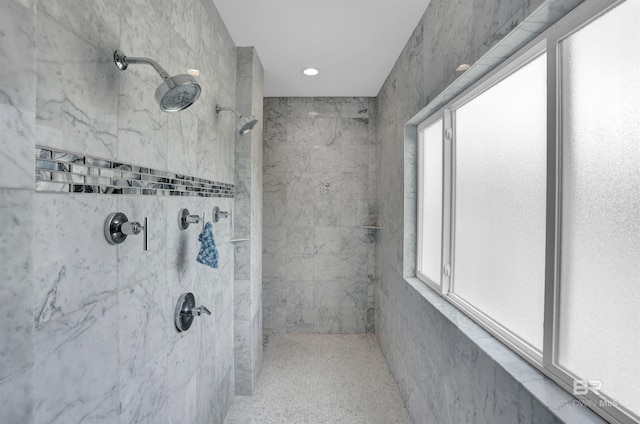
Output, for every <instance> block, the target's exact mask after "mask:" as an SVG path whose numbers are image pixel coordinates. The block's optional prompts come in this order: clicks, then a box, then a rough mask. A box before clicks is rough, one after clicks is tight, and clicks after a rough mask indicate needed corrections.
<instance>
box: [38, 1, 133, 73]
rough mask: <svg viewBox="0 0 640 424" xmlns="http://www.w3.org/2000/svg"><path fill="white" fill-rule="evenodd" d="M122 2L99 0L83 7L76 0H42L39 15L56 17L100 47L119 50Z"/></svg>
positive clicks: (73, 31) (39, 3) (80, 36)
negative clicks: (74, 0)
mask: <svg viewBox="0 0 640 424" xmlns="http://www.w3.org/2000/svg"><path fill="white" fill-rule="evenodd" d="M120 5H121V1H120V0H97V1H92V2H90V3H87V4H86V5H84V6H83V7H77V4H76V3H75V2H73V1H72V0H54V1H47V0H45V1H42V0H39V1H38V16H39V17H40V16H46V17H48V18H51V19H53V20H55V21H56V22H58V23H59V24H60V25H61V26H63V27H65V28H67V29H68V30H69V31H70V32H72V33H73V34H74V35H75V36H77V37H78V38H81V39H83V40H85V41H86V42H88V43H89V44H92V45H93V46H95V47H96V48H98V49H104V50H106V51H110V50H113V51H115V49H117V48H118V44H119V42H120V20H121V14H120V12H121V11H120ZM111 54H113V52H111ZM112 63H113V62H112Z"/></svg>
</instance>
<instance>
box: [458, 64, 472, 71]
mask: <svg viewBox="0 0 640 424" xmlns="http://www.w3.org/2000/svg"><path fill="white" fill-rule="evenodd" d="M469 68H471V65H469V64H468V63H463V64H462V65H459V66H458V67H457V68H456V71H457V72H462V71H466V70H467V69H469Z"/></svg>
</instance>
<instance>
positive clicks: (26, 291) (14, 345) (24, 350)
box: [0, 190, 34, 381]
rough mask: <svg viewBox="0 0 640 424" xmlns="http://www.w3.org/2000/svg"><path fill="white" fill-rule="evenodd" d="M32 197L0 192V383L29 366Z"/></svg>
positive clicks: (30, 346) (31, 324) (30, 339)
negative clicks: (0, 276) (0, 273)
mask: <svg viewBox="0 0 640 424" xmlns="http://www.w3.org/2000/svg"><path fill="white" fill-rule="evenodd" d="M32 211H33V194H32V192H28V191H22V190H20V191H18V190H0V220H2V222H4V223H8V224H9V225H5V226H4V227H3V229H2V232H0V257H2V262H3V265H2V269H3V274H4V275H3V277H2V280H1V281H0V305H2V312H1V313H0V316H1V317H2V325H0V340H3V343H2V345H0V381H2V380H4V379H5V378H7V377H9V376H11V375H13V374H14V373H16V372H18V371H20V370H23V369H24V368H25V367H27V366H29V365H31V364H33V346H32V335H33V291H34V289H33V266H32V249H33V245H32V240H33V228H32V219H33V217H32V213H33V212H32Z"/></svg>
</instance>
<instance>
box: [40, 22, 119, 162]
mask: <svg viewBox="0 0 640 424" xmlns="http://www.w3.org/2000/svg"><path fill="white" fill-rule="evenodd" d="M70 51H72V52H73V55H72V57H71V58H70V55H69V52H70ZM117 72H120V71H119V70H118V68H117V67H116V66H115V65H114V64H113V57H112V53H107V52H105V51H104V50H102V49H98V48H96V47H94V46H93V45H91V44H89V43H87V42H86V41H85V40H84V39H81V38H79V37H78V36H77V35H75V34H73V33H72V32H71V31H70V30H69V29H68V28H65V27H64V26H61V25H60V24H59V23H58V22H56V21H55V20H54V19H53V18H51V17H49V16H47V15H46V14H42V15H40V14H39V16H38V26H37V87H36V93H37V94H36V104H37V113H36V116H37V142H38V144H41V145H45V146H54V147H57V148H61V149H67V150H71V151H75V152H86V153H89V154H95V155H97V156H101V157H113V156H115V152H116V144H117V137H118V135H117V125H118V82H117V78H116V73H117Z"/></svg>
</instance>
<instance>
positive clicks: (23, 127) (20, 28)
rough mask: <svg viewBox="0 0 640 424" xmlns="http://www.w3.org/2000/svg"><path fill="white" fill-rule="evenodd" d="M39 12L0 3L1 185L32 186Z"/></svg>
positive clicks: (16, 5)
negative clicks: (0, 63)
mask: <svg viewBox="0 0 640 424" xmlns="http://www.w3.org/2000/svg"><path fill="white" fill-rule="evenodd" d="M35 24H36V14H35V13H34V11H33V10H31V8H26V5H22V4H20V3H19V2H16V1H13V0H11V1H8V2H2V5H0V27H2V28H3V30H2V33H1V34H0V56H1V57H2V58H3V64H2V68H0V117H1V118H0V128H1V129H2V135H1V136H0V151H1V152H2V154H0V161H1V164H2V166H0V180H1V181H2V183H1V184H0V185H1V186H2V187H15V188H32V187H33V183H34V178H33V155H34V141H35V134H36V132H35V110H36V109H35V106H36V104H35V102H36V77H35V58H36V56H35V52H36V45H35V35H34V34H35Z"/></svg>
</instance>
